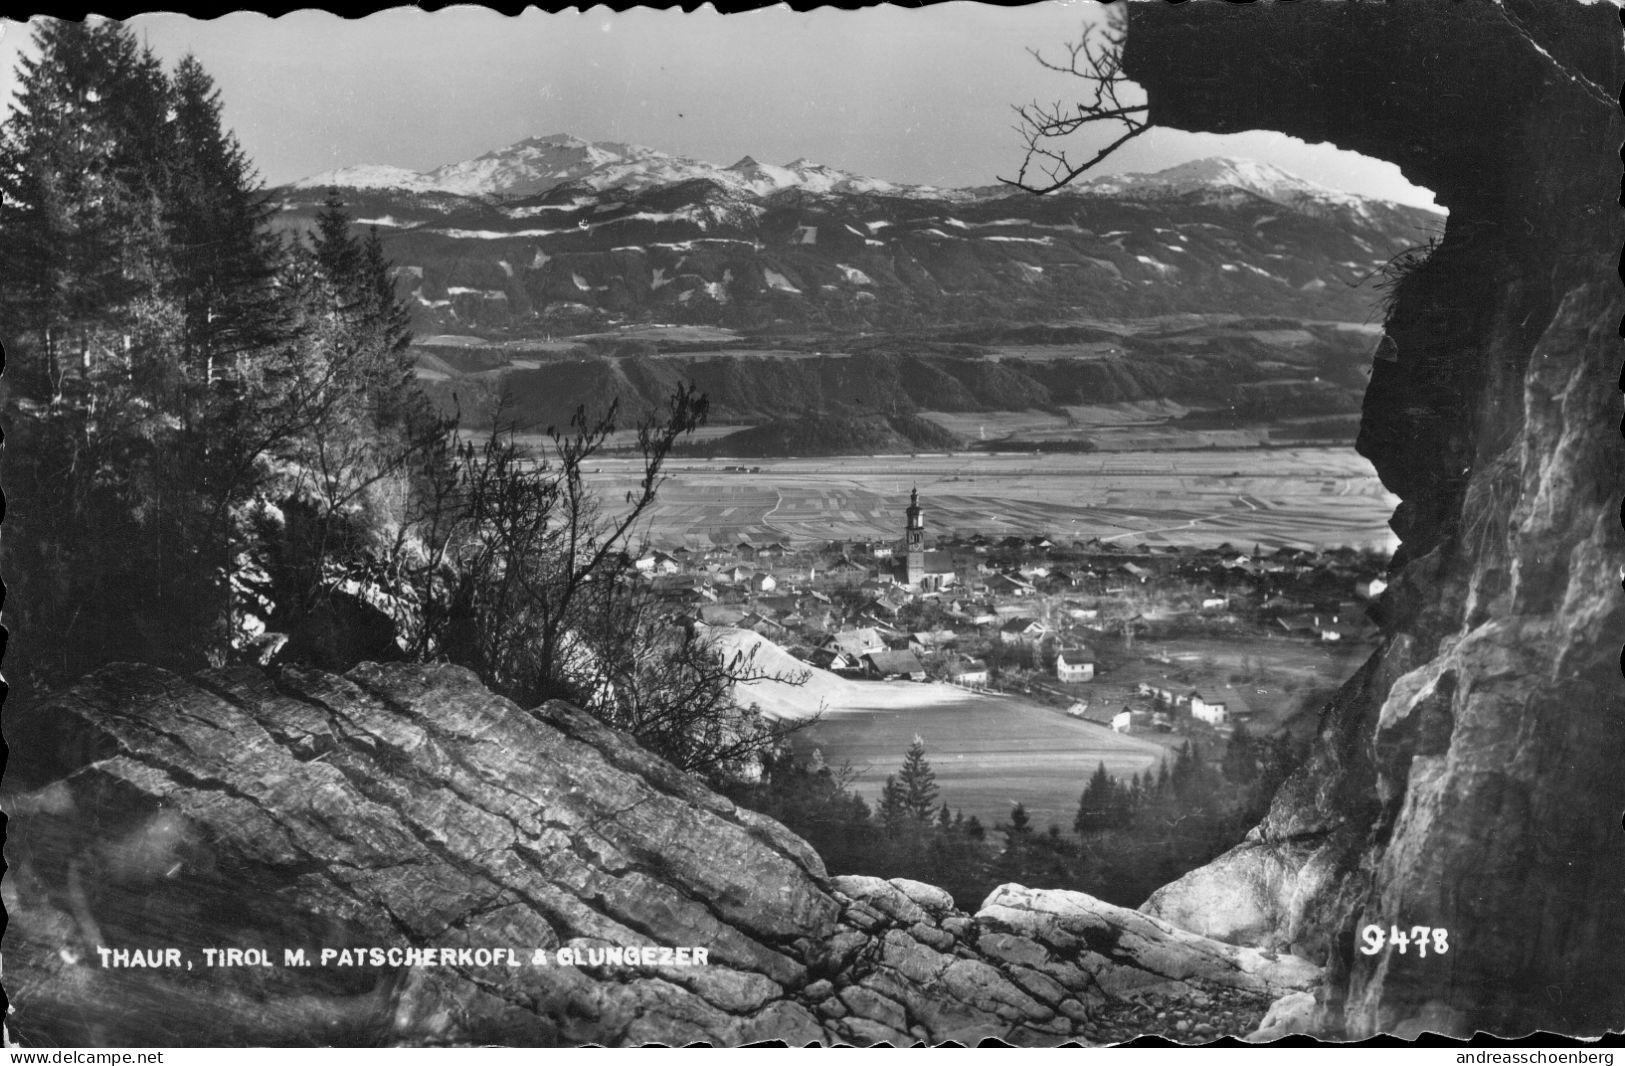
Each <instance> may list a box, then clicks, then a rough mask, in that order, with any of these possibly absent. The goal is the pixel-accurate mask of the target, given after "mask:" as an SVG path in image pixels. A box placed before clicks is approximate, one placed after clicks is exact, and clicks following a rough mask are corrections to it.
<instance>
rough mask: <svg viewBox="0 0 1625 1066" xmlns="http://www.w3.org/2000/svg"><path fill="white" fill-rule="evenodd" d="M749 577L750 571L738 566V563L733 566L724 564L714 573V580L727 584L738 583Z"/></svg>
mask: <svg viewBox="0 0 1625 1066" xmlns="http://www.w3.org/2000/svg"><path fill="white" fill-rule="evenodd" d="M749 578H750V571H749V570H747V569H745V568H744V567H743V566H739V565H738V564H735V565H733V566H725V567H723V568H722V569H721V570H718V571H717V573H716V580H718V581H721V582H723V583H725V584H729V585H737V584H740V583H741V582H743V581H746V580H748V579H749Z"/></svg>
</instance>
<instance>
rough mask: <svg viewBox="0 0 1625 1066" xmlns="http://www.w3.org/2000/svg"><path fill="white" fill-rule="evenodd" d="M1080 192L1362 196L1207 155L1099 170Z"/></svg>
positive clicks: (1296, 201) (1335, 201) (1323, 201)
mask: <svg viewBox="0 0 1625 1066" xmlns="http://www.w3.org/2000/svg"><path fill="white" fill-rule="evenodd" d="M1078 188H1079V191H1080V192H1093V193H1106V194H1110V195H1128V196H1135V195H1139V196H1183V195H1186V194H1189V193H1202V194H1208V195H1223V194H1224V190H1241V191H1243V192H1247V193H1251V194H1252V195H1254V196H1257V197H1260V198H1262V199H1265V200H1269V201H1271V202H1272V203H1277V204H1281V205H1282V206H1284V207H1295V208H1300V209H1302V208H1306V207H1312V206H1317V205H1318V206H1330V205H1338V206H1344V207H1354V206H1358V205H1359V204H1361V203H1362V202H1363V201H1364V199H1365V198H1364V197H1360V196H1356V195H1354V194H1353V193H1346V192H1342V191H1340V190H1337V189H1333V188H1329V187H1327V186H1325V185H1321V184H1319V183H1317V182H1313V181H1309V180H1308V179H1306V178H1300V177H1298V176H1297V175H1296V174H1289V173H1288V172H1286V171H1284V170H1282V169H1281V168H1280V167H1277V166H1274V165H1272V164H1270V163H1262V162H1259V161H1258V160H1256V159H1240V158H1235V157H1232V156H1211V157H1209V158H1206V159H1193V160H1191V161H1190V162H1188V163H1180V164H1179V165H1177V166H1172V167H1169V168H1167V169H1166V170H1158V171H1154V172H1151V173H1134V174H1104V175H1101V176H1100V177H1097V178H1091V179H1089V180H1087V181H1084V182H1081V183H1080V184H1079V187H1078Z"/></svg>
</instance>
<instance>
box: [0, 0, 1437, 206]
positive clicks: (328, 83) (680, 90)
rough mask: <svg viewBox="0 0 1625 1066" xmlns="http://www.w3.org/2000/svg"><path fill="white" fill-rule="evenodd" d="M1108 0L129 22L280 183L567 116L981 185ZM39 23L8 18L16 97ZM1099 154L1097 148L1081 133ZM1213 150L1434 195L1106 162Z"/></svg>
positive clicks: (1267, 149)
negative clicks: (197, 71)
mask: <svg viewBox="0 0 1625 1066" xmlns="http://www.w3.org/2000/svg"><path fill="white" fill-rule="evenodd" d="M1098 12H1099V5H1098V4H1097V3H1096V2H1095V0H1047V2H1043V3H1036V4H1030V5H1027V6H1025V7H1019V8H1008V7H996V6H991V5H986V4H981V3H972V2H969V0H957V2H953V3H944V4H934V5H932V6H929V7H924V8H919V7H916V8H904V7H899V6H885V7H874V8H868V9H864V10H861V11H840V10H830V9H824V10H819V11H812V12H796V11H791V10H790V9H788V8H784V7H777V8H767V9H762V10H759V11H754V12H746V13H735V14H725V15H724V14H718V13H717V12H716V11H715V10H714V9H713V8H710V7H709V6H707V7H704V8H701V9H699V10H697V11H694V12H691V13H688V14H684V13H682V12H680V11H653V10H648V9H637V10H632V11H626V12H612V11H610V10H609V9H607V8H602V7H600V8H593V9H588V10H586V11H578V12H566V13H546V12H540V11H537V10H534V9H532V10H529V11H526V12H525V13H524V14H522V15H519V16H504V15H498V14H494V13H492V12H490V11H488V10H486V9H483V8H477V7H466V6H465V7H450V8H445V9H442V10H440V11H438V12H434V13H432V14H431V13H427V12H424V11H421V10H419V9H416V8H398V9H394V10H390V11H384V12H379V13H377V14H374V15H371V16H369V17H367V18H364V19H343V18H339V17H337V16H335V15H330V14H327V13H324V12H320V11H312V10H304V11H298V12H293V13H290V14H287V15H283V16H280V17H278V18H269V17H267V16H264V15H259V14H255V13H251V12H236V13H232V14H228V15H225V16H222V17H219V18H215V19H212V20H198V19H193V18H189V17H187V16H184V15H178V14H171V13H160V14H151V15H139V16H136V17H133V18H131V19H129V20H128V23H129V25H130V26H131V27H132V28H133V29H134V30H135V31H136V33H137V34H138V35H139V36H141V37H142V38H143V39H144V40H145V41H146V43H147V44H148V45H149V46H150V47H151V48H152V49H153V51H154V52H156V53H157V55H158V56H159V57H160V58H161V59H163V60H164V61H165V62H166V63H168V64H171V65H172V64H173V63H174V62H175V61H176V60H178V59H180V58H181V57H182V56H183V55H185V54H186V53H187V52H192V53H193V54H195V55H196V56H197V58H198V59H199V60H200V61H201V62H202V64H203V66H204V67H205V69H207V70H208V71H209V73H210V74H211V75H212V76H213V77H214V79H215V81H216V83H217V84H218V86H219V87H220V90H221V93H222V96H223V99H224V102H225V119H226V122H227V124H228V125H229V126H230V127H231V128H232V129H233V130H234V131H235V132H236V134H237V137H238V139H239V140H240V141H241V142H242V145H243V147H244V148H245V149H246V150H247V152H248V154H249V156H250V157H251V158H253V160H254V161H255V163H256V165H257V166H258V168H259V172H260V175H261V177H262V178H264V180H265V181H266V182H267V183H268V184H272V185H276V184H281V183H285V182H289V181H293V180H296V179H298V178H302V177H306V176H309V175H311V174H314V173H318V172H320V171H324V170H330V169H333V168H336V167H341V166H351V165H356V164H364V163H375V164H389V165H393V166H401V167H406V168H409V169H412V170H429V169H432V168H434V167H436V166H439V165H441V164H443V163H450V162H457V161H460V160H463V159H469V158H472V157H475V156H478V155H481V154H484V153H485V152H488V151H492V150H494V149H498V148H501V147H503V146H505V145H508V144H511V143H513V142H515V141H519V140H523V139H524V138H526V137H532V136H538V135H543V134H551V133H569V134H574V135H575V136H578V137H582V138H585V139H587V140H594V141H621V142H628V143H633V144H643V145H648V146H650V147H652V148H658V149H660V150H662V151H666V152H670V153H672V154H675V155H683V156H689V157H691V158H694V159H701V160H706V161H709V162H713V163H718V164H723V165H726V164H729V163H732V162H734V161H736V160H738V159H739V158H740V157H742V156H745V155H750V156H753V157H755V158H756V159H758V160H759V161H761V162H765V163H787V162H790V161H791V160H793V159H797V158H807V159H811V160H813V161H815V162H819V163H824V164H826V165H829V166H833V167H838V168H840V169H842V170H848V171H852V172H854V173H857V174H862V175H865V176H869V177H876V178H883V179H886V180H889V181H893V182H902V183H912V184H925V185H938V186H948V187H953V186H967V185H989V184H992V183H993V182H994V181H995V180H996V179H997V178H998V177H1001V176H1003V177H1013V176H1014V174H1015V171H1016V168H1017V166H1018V165H1019V163H1020V157H1021V141H1020V140H1019V138H1018V136H1017V134H1016V133H1015V131H1014V129H1013V128H1012V127H1013V125H1014V122H1015V115H1014V113H1013V111H1012V105H1014V104H1018V103H1031V102H1033V101H1034V100H1038V101H1041V102H1045V103H1048V102H1051V101H1054V100H1056V99H1071V98H1072V97H1073V96H1074V95H1075V94H1076V92H1077V88H1076V86H1077V84H1078V83H1077V82H1076V81H1075V80H1074V79H1072V78H1070V77H1068V76H1066V75H1064V74H1057V73H1054V72H1051V71H1046V70H1044V69H1043V68H1042V67H1041V66H1040V65H1039V64H1038V63H1037V62H1035V61H1034V59H1033V57H1032V56H1031V55H1030V54H1028V52H1027V49H1028V48H1037V49H1039V50H1040V51H1041V52H1043V53H1045V54H1046V55H1050V56H1052V57H1059V56H1061V55H1062V54H1063V53H1062V52H1061V45H1062V44H1063V43H1065V42H1066V41H1069V40H1073V39H1076V37H1077V36H1078V34H1079V31H1080V28H1081V27H1082V26H1083V24H1084V22H1085V20H1086V19H1092V18H1096V17H1098ZM28 37H29V30H28V27H27V25H26V23H21V22H17V21H12V20H0V101H4V102H5V106H6V107H7V108H8V109H9V101H10V99H11V96H12V92H13V89H14V87H15V84H16V72H15V65H16V59H17V57H18V55H19V54H21V53H25V52H27V51H28V49H29V45H28ZM1084 154H1088V153H1087V152H1085V153H1084ZM1211 155H1235V156H1244V157H1248V158H1253V159H1259V160H1262V161H1265V162H1269V163H1273V164H1275V165H1276V166H1279V167H1281V168H1282V169H1283V170H1287V171H1290V172H1292V173H1295V174H1298V175H1300V176H1302V177H1305V178H1309V179H1311V180H1313V181H1318V182H1320V183H1322V184H1324V185H1329V186H1332V187H1334V188H1340V189H1346V190H1348V191H1351V192H1359V193H1365V194H1367V195H1372V196H1380V197H1384V198H1387V199H1392V200H1399V201H1402V202H1405V203H1414V204H1422V205H1431V204H1432V203H1433V199H1432V195H1431V194H1430V193H1429V192H1427V191H1426V190H1424V189H1419V188H1417V187H1415V186H1412V185H1410V184H1409V183H1408V182H1406V181H1405V180H1404V178H1403V177H1402V176H1401V175H1400V173H1399V170H1398V168H1396V167H1394V166H1393V165H1392V164H1389V163H1384V162H1381V161H1378V160H1373V159H1367V158H1366V157H1364V156H1359V155H1356V154H1354V153H1351V152H1343V151H1339V150H1337V149H1334V148H1331V147H1330V146H1328V145H1306V144H1304V143H1303V142H1301V141H1298V140H1295V139H1293V138H1290V137H1286V136H1284V135H1281V134H1278V133H1273V132H1256V133H1247V134H1238V135H1232V136H1224V137H1220V136H1214V135H1210V134H1191V133H1185V132H1182V131H1177V130H1170V129H1157V130H1153V131H1151V132H1149V133H1147V134H1145V135H1144V136H1142V137H1140V138H1139V139H1137V140H1135V141H1133V142H1130V144H1129V145H1127V146H1126V147H1125V148H1124V149H1123V150H1121V151H1120V152H1118V153H1117V154H1115V155H1113V156H1112V157H1111V158H1110V159H1108V160H1107V162H1106V163H1105V164H1104V165H1102V166H1101V168H1100V172H1102V173H1111V172H1119V171H1154V170H1160V169H1163V168H1165V167H1169V166H1173V165H1176V164H1178V163H1182V162H1185V161H1188V160H1191V159H1199V158H1202V157H1205V156H1211Z"/></svg>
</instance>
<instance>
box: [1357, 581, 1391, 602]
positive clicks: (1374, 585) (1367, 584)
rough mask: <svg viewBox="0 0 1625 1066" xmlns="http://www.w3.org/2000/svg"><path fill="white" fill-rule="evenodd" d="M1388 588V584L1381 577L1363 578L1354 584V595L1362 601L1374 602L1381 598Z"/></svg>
mask: <svg viewBox="0 0 1625 1066" xmlns="http://www.w3.org/2000/svg"><path fill="white" fill-rule="evenodd" d="M1387 587H1388V582H1386V581H1384V580H1383V579H1382V578H1380V577H1362V578H1361V579H1360V580H1358V581H1356V582H1355V583H1354V594H1355V595H1356V596H1358V597H1360V598H1361V599H1362V600H1374V599H1376V598H1377V597H1378V596H1381V595H1382V593H1383V590H1384V589H1386V588H1387Z"/></svg>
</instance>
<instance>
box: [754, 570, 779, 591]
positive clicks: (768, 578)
mask: <svg viewBox="0 0 1625 1066" xmlns="http://www.w3.org/2000/svg"><path fill="white" fill-rule="evenodd" d="M750 587H751V588H752V589H754V590H755V591H757V592H772V591H773V590H774V589H776V588H778V587H779V583H778V580H777V579H776V578H774V576H773V575H772V574H770V573H768V572H767V571H765V570H758V571H757V572H756V573H754V574H752V575H751V576H750Z"/></svg>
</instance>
